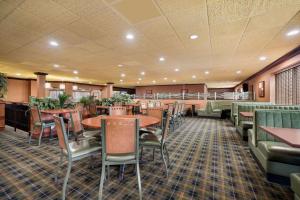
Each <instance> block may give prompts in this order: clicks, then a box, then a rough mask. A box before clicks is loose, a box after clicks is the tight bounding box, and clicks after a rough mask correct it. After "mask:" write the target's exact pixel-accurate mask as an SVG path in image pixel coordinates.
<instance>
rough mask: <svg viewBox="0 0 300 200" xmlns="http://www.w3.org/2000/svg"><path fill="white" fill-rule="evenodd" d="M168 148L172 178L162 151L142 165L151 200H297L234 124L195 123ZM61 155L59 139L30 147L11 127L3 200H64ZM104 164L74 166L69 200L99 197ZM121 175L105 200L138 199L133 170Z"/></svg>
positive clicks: (1, 162) (3, 151)
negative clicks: (270, 177) (266, 170)
mask: <svg viewBox="0 0 300 200" xmlns="http://www.w3.org/2000/svg"><path fill="white" fill-rule="evenodd" d="M168 149H169V152H170V160H171V167H170V176H169V179H166V178H165V175H164V170H163V169H164V168H163V165H162V162H161V159H160V156H159V152H156V157H155V161H154V162H153V161H150V160H151V159H152V156H151V153H150V150H149V151H146V153H145V155H144V157H143V158H144V159H146V160H147V159H148V160H149V161H148V162H146V163H144V164H142V165H141V176H142V187H143V197H144V199H146V200H150V199H151V200H152V199H163V200H171V199H247V200H249V199H263V200H265V199H293V194H292V191H291V190H290V189H289V188H287V187H282V186H280V185H278V184H273V183H270V182H268V181H266V179H265V178H264V175H263V173H262V171H261V170H260V168H259V167H258V165H257V164H256V162H255V160H254V159H253V157H252V155H251V154H250V152H249V148H248V147H247V144H246V143H245V142H243V141H242V140H241V139H240V137H239V135H238V134H237V133H236V132H235V129H234V127H233V126H232V125H231V123H230V122H229V121H224V120H217V119H203V118H202V119H201V118H200V119H199V118H189V119H187V120H186V122H185V123H184V124H183V125H182V126H181V127H180V128H178V129H177V130H176V132H174V133H172V134H171V135H170V137H169V141H168ZM58 153H59V149H58V144H57V141H56V140H54V141H51V142H49V141H48V139H45V140H44V141H43V143H42V145H41V147H37V146H33V145H29V144H28V143H27V135H26V133H23V132H21V131H18V132H17V133H15V132H13V130H12V129H10V128H8V127H7V128H6V131H5V132H4V133H1V134H0V199H20V200H21V199H22V200H23V199H34V200H36V199H60V197H61V196H60V195H61V188H62V181H63V178H61V179H60V181H59V182H58V183H55V182H54V180H53V177H54V173H55V167H56V165H57V163H58V160H59V156H58V155H59V154H58ZM91 163H94V164H95V165H96V167H94V168H91V167H90V166H89V164H91ZM100 163H101V161H100V155H99V158H98V159H96V160H95V159H94V160H92V159H89V158H87V159H84V160H82V161H77V162H75V163H74V165H73V169H72V172H71V177H70V179H69V184H68V186H69V193H68V199H97V198H98V189H99V179H100V170H101V165H100ZM117 176H118V170H117V168H112V169H111V177H110V179H109V181H106V182H105V185H104V197H105V199H137V198H138V191H137V181H136V176H134V175H133V173H132V168H131V167H130V166H128V167H126V169H125V178H124V180H123V181H119V179H118V177H117Z"/></svg>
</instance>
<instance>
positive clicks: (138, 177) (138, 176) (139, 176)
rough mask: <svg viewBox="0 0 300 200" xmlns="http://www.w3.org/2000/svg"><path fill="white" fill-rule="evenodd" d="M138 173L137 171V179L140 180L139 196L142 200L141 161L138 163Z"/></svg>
mask: <svg viewBox="0 0 300 200" xmlns="http://www.w3.org/2000/svg"><path fill="white" fill-rule="evenodd" d="M136 171H137V179H138V185H139V195H140V200H142V196H143V195H142V184H141V175H140V165H139V161H137V162H136Z"/></svg>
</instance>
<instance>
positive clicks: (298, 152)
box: [258, 141, 300, 165]
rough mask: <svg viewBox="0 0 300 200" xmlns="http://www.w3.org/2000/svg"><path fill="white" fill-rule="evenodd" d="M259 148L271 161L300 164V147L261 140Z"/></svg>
mask: <svg viewBox="0 0 300 200" xmlns="http://www.w3.org/2000/svg"><path fill="white" fill-rule="evenodd" d="M258 149H259V150H260V151H261V152H262V153H263V154H264V156H265V157H266V158H267V159H268V160H270V161H276V162H281V163H286V164H292V165H300V148H293V147H290V146H289V145H287V144H285V143H282V142H273V141H260V142H258Z"/></svg>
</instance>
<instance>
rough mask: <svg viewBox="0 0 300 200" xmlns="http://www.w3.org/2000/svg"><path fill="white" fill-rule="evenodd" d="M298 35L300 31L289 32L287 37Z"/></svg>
mask: <svg viewBox="0 0 300 200" xmlns="http://www.w3.org/2000/svg"><path fill="white" fill-rule="evenodd" d="M298 33H300V30H299V29H294V30H291V31H289V32H287V34H286V36H293V35H297V34H298Z"/></svg>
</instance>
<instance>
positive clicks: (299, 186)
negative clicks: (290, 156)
mask: <svg viewBox="0 0 300 200" xmlns="http://www.w3.org/2000/svg"><path fill="white" fill-rule="evenodd" d="M291 188H292V190H293V191H294V192H295V193H296V194H297V195H298V196H300V173H293V174H291Z"/></svg>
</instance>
